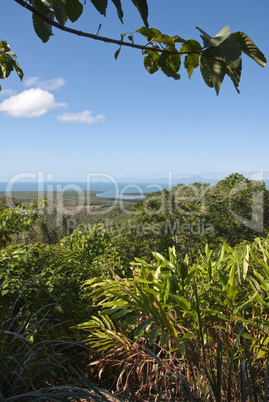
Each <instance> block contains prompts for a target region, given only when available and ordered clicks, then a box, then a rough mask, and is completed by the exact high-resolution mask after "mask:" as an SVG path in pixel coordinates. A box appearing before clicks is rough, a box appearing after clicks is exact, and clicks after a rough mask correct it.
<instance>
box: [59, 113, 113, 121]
mask: <svg viewBox="0 0 269 402" xmlns="http://www.w3.org/2000/svg"><path fill="white" fill-rule="evenodd" d="M57 117H58V119H59V120H60V121H63V122H65V123H70V122H75V123H84V124H93V123H104V121H105V116H104V115H103V114H98V115H97V116H93V114H92V112H91V111H90V110H84V112H79V113H63V114H61V115H59V116H57Z"/></svg>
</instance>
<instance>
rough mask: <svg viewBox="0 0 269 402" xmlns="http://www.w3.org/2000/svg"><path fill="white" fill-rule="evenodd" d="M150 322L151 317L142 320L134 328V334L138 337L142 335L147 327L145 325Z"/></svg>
mask: <svg viewBox="0 0 269 402" xmlns="http://www.w3.org/2000/svg"><path fill="white" fill-rule="evenodd" d="M151 323H152V319H150V318H149V319H147V320H145V321H142V322H141V323H140V324H139V325H138V327H137V328H136V329H135V331H134V336H135V337H138V338H139V337H140V336H141V335H142V333H143V332H144V330H145V329H146V328H147V326H148V325H149V324H151Z"/></svg>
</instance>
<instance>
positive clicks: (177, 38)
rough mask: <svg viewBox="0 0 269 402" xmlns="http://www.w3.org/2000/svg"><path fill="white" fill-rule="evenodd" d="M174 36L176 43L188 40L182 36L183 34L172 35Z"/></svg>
mask: <svg viewBox="0 0 269 402" xmlns="http://www.w3.org/2000/svg"><path fill="white" fill-rule="evenodd" d="M172 38H173V41H174V42H175V43H183V42H186V41H185V39H183V38H181V36H178V35H175V36H172Z"/></svg>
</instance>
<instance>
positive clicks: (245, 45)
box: [230, 31, 267, 67]
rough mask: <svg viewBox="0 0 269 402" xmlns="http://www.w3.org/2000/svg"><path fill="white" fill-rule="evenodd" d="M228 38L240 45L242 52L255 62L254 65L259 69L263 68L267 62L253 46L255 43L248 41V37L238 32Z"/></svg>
mask: <svg viewBox="0 0 269 402" xmlns="http://www.w3.org/2000/svg"><path fill="white" fill-rule="evenodd" d="M230 36H231V37H233V38H234V39H236V40H237V41H238V42H239V43H240V46H241V49H242V52H244V53H245V54H246V55H247V56H249V57H251V58H252V59H253V60H255V61H256V63H258V64H259V65H260V66H261V67H265V65H266V63H267V60H266V58H265V56H264V54H263V53H262V52H261V51H260V49H259V48H258V47H257V46H256V45H255V43H254V42H253V41H252V40H251V39H250V37H249V36H248V35H246V34H245V33H243V32H240V31H238V32H234V33H232V34H231V35H230Z"/></svg>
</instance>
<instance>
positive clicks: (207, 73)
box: [200, 56, 214, 88]
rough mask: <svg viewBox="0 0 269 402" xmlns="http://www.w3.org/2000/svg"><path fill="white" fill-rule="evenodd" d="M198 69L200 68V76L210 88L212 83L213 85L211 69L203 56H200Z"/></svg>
mask: <svg viewBox="0 0 269 402" xmlns="http://www.w3.org/2000/svg"><path fill="white" fill-rule="evenodd" d="M200 70H201V74H202V77H203V79H204V81H205V83H206V85H208V86H209V87H210V88H213V87H214V85H213V80H212V74H211V70H210V68H209V64H208V62H207V59H206V58H205V57H204V56H201V58H200Z"/></svg>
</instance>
